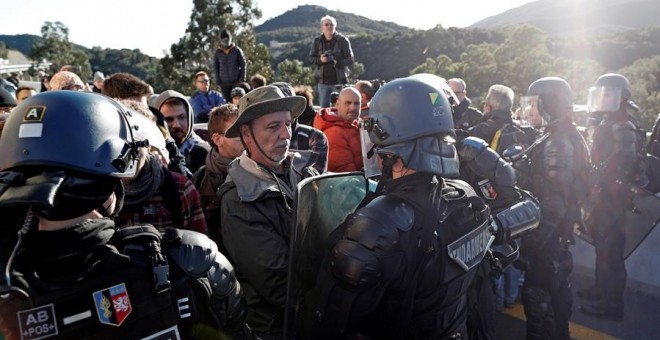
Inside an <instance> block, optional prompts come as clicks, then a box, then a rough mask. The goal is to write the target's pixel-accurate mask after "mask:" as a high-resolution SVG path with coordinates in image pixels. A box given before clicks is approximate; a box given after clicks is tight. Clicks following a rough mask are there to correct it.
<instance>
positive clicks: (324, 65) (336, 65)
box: [309, 15, 354, 107]
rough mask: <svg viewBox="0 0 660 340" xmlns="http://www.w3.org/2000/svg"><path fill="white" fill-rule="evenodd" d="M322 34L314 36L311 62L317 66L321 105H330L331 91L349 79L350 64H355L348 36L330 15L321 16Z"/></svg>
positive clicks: (310, 56) (316, 73)
mask: <svg viewBox="0 0 660 340" xmlns="http://www.w3.org/2000/svg"><path fill="white" fill-rule="evenodd" d="M320 22H321V35H319V36H317V37H316V38H314V41H313V42H312V47H311V49H310V51H309V63H310V64H312V65H314V66H315V67H316V71H315V72H314V76H315V77H316V80H317V82H318V93H319V105H321V107H330V93H331V92H332V91H334V90H335V86H336V85H338V84H345V83H346V82H347V81H348V78H347V77H348V74H347V73H348V66H350V65H353V63H354V59H353V50H352V49H351V42H350V40H348V38H347V37H346V36H344V35H343V34H340V33H338V32H337V20H336V19H335V18H333V17H331V16H329V15H326V16H324V17H322V18H321V20H320Z"/></svg>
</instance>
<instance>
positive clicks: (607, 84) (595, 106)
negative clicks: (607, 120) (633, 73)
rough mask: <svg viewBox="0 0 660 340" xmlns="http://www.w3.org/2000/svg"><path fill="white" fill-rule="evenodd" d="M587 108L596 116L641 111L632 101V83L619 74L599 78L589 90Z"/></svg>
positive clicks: (608, 74)
mask: <svg viewBox="0 0 660 340" xmlns="http://www.w3.org/2000/svg"><path fill="white" fill-rule="evenodd" d="M587 106H588V108H589V111H590V112H591V113H594V114H607V113H615V112H619V111H621V110H625V109H626V108H630V109H632V110H634V111H638V110H639V107H638V106H637V105H636V104H635V103H634V102H633V100H632V92H631V90H630V81H628V78H626V77H624V76H623V75H620V74H617V73H606V74H603V75H602V76H600V77H598V79H597V80H596V83H595V84H594V86H592V87H590V88H589V95H588V98H587Z"/></svg>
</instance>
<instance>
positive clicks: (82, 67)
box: [29, 21, 92, 81]
mask: <svg viewBox="0 0 660 340" xmlns="http://www.w3.org/2000/svg"><path fill="white" fill-rule="evenodd" d="M41 37H42V38H43V40H42V41H40V42H38V43H36V44H35V45H34V46H33V48H32V51H31V52H30V55H29V57H30V59H32V60H35V61H39V62H41V61H44V60H45V61H47V62H51V63H52V64H51V66H50V68H49V69H48V70H46V71H47V72H48V73H50V74H53V73H55V72H57V71H59V69H60V68H61V67H62V66H64V65H72V66H74V70H75V73H76V74H78V76H80V78H81V79H83V81H84V80H86V79H90V78H91V77H92V67H91V66H90V63H89V59H88V57H87V54H86V53H85V52H83V51H81V50H79V49H77V48H76V47H75V46H74V45H73V44H72V43H71V42H70V41H69V29H68V28H67V27H66V26H65V25H64V24H63V23H61V22H59V21H55V22H50V21H46V22H45V23H44V25H43V26H42V27H41Z"/></svg>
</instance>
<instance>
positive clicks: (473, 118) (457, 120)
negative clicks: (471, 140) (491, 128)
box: [447, 78, 484, 130]
mask: <svg viewBox="0 0 660 340" xmlns="http://www.w3.org/2000/svg"><path fill="white" fill-rule="evenodd" d="M447 84H449V87H451V90H452V91H453V92H454V94H455V95H456V98H458V103H454V113H453V116H454V127H455V128H456V129H463V130H467V129H468V128H471V127H473V126H475V125H476V124H477V123H480V122H481V121H482V117H483V115H484V114H483V113H482V112H481V111H479V109H477V108H474V107H472V101H471V100H470V98H468V97H467V85H466V84H465V81H464V80H463V79H461V78H452V79H449V80H448V81H447Z"/></svg>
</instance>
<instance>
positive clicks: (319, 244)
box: [284, 172, 368, 339]
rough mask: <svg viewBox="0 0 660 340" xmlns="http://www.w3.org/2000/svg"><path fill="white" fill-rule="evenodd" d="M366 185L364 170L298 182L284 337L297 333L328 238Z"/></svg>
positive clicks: (314, 285) (351, 209)
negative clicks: (298, 323)
mask: <svg viewBox="0 0 660 340" xmlns="http://www.w3.org/2000/svg"><path fill="white" fill-rule="evenodd" d="M367 188H368V184H367V180H366V179H365V177H364V174H363V173H362V172H351V173H337V174H325V175H321V176H317V177H311V178H307V179H305V180H303V181H301V182H300V183H299V184H298V198H297V200H296V204H295V219H294V221H295V222H294V226H293V230H292V232H291V246H290V252H289V277H288V283H287V296H286V314H285V317H284V323H285V324H284V335H285V337H284V338H285V339H291V338H294V337H295V336H296V334H297V333H298V332H297V329H298V328H299V326H298V325H297V319H298V313H299V312H300V310H301V306H302V305H303V303H304V300H305V299H310V294H313V292H311V291H312V289H313V288H314V287H316V277H317V274H318V271H319V267H320V265H321V261H322V260H323V256H324V253H325V249H326V247H325V244H324V243H325V239H326V238H327V236H328V235H329V234H330V233H331V232H332V231H334V230H335V229H336V228H337V227H338V226H339V225H340V224H341V223H342V222H344V220H345V219H346V217H347V216H348V215H349V214H350V213H352V212H353V211H354V210H355V208H356V207H357V206H358V204H359V203H360V202H361V201H362V200H363V199H364V198H365V196H366V194H367Z"/></svg>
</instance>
